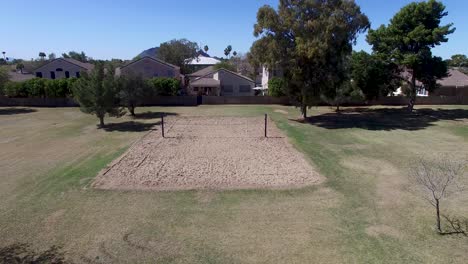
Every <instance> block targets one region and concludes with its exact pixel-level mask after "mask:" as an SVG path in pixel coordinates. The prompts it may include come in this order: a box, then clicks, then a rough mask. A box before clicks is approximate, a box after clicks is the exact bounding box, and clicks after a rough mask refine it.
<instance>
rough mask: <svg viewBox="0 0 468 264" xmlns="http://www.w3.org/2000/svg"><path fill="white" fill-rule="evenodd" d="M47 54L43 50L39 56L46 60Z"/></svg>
mask: <svg viewBox="0 0 468 264" xmlns="http://www.w3.org/2000/svg"><path fill="white" fill-rule="evenodd" d="M46 56H47V55H46V54H45V53H44V52H42V51H41V52H39V57H40V58H41V60H45V57H46Z"/></svg>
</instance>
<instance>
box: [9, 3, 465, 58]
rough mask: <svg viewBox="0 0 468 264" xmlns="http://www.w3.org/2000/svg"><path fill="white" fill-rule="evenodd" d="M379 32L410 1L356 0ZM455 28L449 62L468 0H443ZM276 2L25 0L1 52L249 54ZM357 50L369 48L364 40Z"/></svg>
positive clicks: (445, 50)
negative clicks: (196, 47)
mask: <svg viewBox="0 0 468 264" xmlns="http://www.w3.org/2000/svg"><path fill="white" fill-rule="evenodd" d="M356 2H357V3H358V4H359V5H360V6H361V8H362V11H363V12H364V13H365V14H367V16H368V17H369V18H370V21H371V23H372V27H373V28H375V27H377V26H379V25H380V24H386V23H388V21H389V19H390V18H391V17H392V16H393V15H394V14H395V13H396V12H397V11H398V10H399V9H400V8H401V7H402V6H404V5H405V4H407V3H410V2H411V1H410V0H378V1H376V0H356ZM443 2H444V4H445V5H446V6H447V11H448V12H449V16H448V17H447V18H446V19H445V21H444V22H445V23H448V22H453V23H455V27H456V28H457V31H456V32H455V33H454V34H452V35H451V36H450V40H449V42H448V43H445V44H443V45H442V46H441V47H438V48H436V49H435V50H434V53H435V54H436V55H438V56H442V57H444V58H448V57H450V56H451V55H452V54H456V53H462V54H468V44H467V43H468V19H467V16H468V15H467V12H466V11H467V10H468V1H466V0H445V1H443ZM265 4H269V5H271V6H273V7H276V6H277V4H278V0H237V1H222V0H198V1H192V0H185V1H182V0H132V1H128V0H113V1H111V0H100V1H97V0H77V1H56V0H41V1H37V0H23V1H15V0H12V1H3V3H2V6H1V7H0V11H1V15H0V35H1V36H2V37H1V41H0V49H1V50H2V51H6V52H7V56H10V57H13V58H24V59H30V58H36V57H37V55H38V53H39V51H44V52H46V53H50V52H55V53H56V54H57V55H59V54H62V53H63V52H66V51H70V50H75V51H85V52H86V54H87V55H89V56H91V57H93V58H97V59H110V58H122V59H130V58H133V57H134V56H136V55H137V54H138V53H140V52H141V51H143V50H145V49H147V48H150V47H154V46H158V45H159V44H160V43H162V42H164V41H167V40H170V39H174V38H187V39H189V40H192V41H196V42H198V43H200V44H202V45H208V46H209V47H210V51H209V53H210V54H211V55H217V56H222V53H223V50H224V48H225V47H226V46H227V45H228V44H231V45H232V46H233V49H234V50H236V51H238V52H246V51H248V50H249V48H250V46H251V44H252V42H253V41H254V40H255V38H254V37H253V34H252V32H253V24H254V23H255V20H256V12H257V10H258V8H259V7H261V6H262V5H265ZM355 49H356V50H361V49H364V50H368V51H369V50H370V47H369V46H368V45H367V44H366V42H365V35H362V36H360V38H359V40H358V44H357V45H356V48H355Z"/></svg>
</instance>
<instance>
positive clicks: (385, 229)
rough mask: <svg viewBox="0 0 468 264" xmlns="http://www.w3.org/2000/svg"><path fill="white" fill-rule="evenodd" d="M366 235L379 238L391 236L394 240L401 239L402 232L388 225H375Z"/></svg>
mask: <svg viewBox="0 0 468 264" xmlns="http://www.w3.org/2000/svg"><path fill="white" fill-rule="evenodd" d="M366 233H367V234H368V235H369V236H373V237H378V236H382V235H385V236H390V237H393V238H401V236H402V235H401V233H400V231H398V230H396V229H395V228H393V227H391V226H388V225H373V226H369V227H367V228H366Z"/></svg>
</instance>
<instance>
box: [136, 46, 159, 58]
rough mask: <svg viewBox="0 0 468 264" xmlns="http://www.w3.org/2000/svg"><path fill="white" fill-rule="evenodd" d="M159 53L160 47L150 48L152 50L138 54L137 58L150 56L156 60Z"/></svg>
mask: <svg viewBox="0 0 468 264" xmlns="http://www.w3.org/2000/svg"><path fill="white" fill-rule="evenodd" d="M158 51H159V47H154V48H150V49H147V50H144V51H143V52H141V53H140V54H138V56H137V57H140V58H141V57H146V56H149V57H153V58H156V56H157V54H158Z"/></svg>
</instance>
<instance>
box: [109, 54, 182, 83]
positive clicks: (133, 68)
mask: <svg viewBox="0 0 468 264" xmlns="http://www.w3.org/2000/svg"><path fill="white" fill-rule="evenodd" d="M116 74H117V75H121V74H123V75H125V74H136V75H140V76H142V77H143V78H145V79H150V78H154V77H168V78H176V79H179V80H180V79H182V76H181V74H180V68H179V67H177V66H175V65H172V64H170V63H167V62H165V61H163V60H160V59H157V58H154V57H150V56H146V57H142V58H139V59H137V60H135V61H132V62H130V63H128V64H126V65H124V66H122V67H120V68H118V69H117V70H116Z"/></svg>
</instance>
